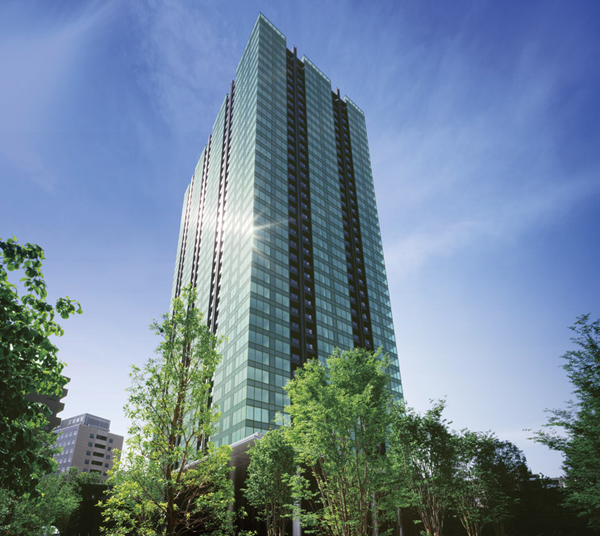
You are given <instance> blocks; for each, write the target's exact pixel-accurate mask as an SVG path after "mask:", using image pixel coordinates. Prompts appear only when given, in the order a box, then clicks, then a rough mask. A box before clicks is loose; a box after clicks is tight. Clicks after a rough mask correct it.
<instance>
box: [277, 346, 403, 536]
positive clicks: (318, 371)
mask: <svg viewBox="0 0 600 536" xmlns="http://www.w3.org/2000/svg"><path fill="white" fill-rule="evenodd" d="M386 365H387V361H386V360H385V359H384V358H383V357H382V356H381V355H380V354H379V353H376V354H373V353H371V352H368V351H367V350H364V349H360V348H355V349H353V350H349V351H346V352H339V351H338V352H335V353H334V354H333V355H332V356H331V357H329V359H328V360H327V364H325V363H322V362H320V361H318V360H313V361H309V362H308V363H306V364H305V365H304V368H303V369H301V370H299V371H298V372H297V373H296V375H295V377H294V378H293V379H292V380H290V381H289V383H288V384H287V386H286V387H285V389H286V390H287V393H288V395H289V397H290V402H291V403H290V405H289V406H287V407H286V412H287V413H288V414H289V417H290V424H289V429H288V435H289V438H290V441H291V443H292V445H293V447H294V450H295V451H296V453H297V461H298V462H299V463H300V464H301V465H302V466H303V467H304V468H306V471H307V473H308V475H307V476H308V477H309V478H310V479H311V480H313V481H314V482H316V488H317V499H318V504H319V505H320V507H319V509H318V511H317V516H316V517H317V519H318V523H319V529H320V530H322V531H324V532H326V533H328V534H330V535H332V536H372V535H374V534H377V532H378V530H379V527H380V526H381V525H382V523H384V522H385V521H386V520H388V519H389V517H390V516H394V517H395V515H394V512H395V510H394V508H391V507H390V504H391V503H392V502H393V501H392V500H391V495H392V494H393V492H394V489H395V488H394V487H393V486H391V485H390V476H391V474H390V471H389V465H388V458H387V457H386V456H385V445H386V442H387V439H388V435H387V434H388V429H389V425H390V418H391V407H392V406H393V403H394V400H393V395H392V393H391V391H390V388H389V384H390V378H389V375H388V374H387V373H386V372H385V368H386Z"/></svg>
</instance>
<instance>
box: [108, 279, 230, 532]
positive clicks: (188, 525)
mask: <svg viewBox="0 0 600 536" xmlns="http://www.w3.org/2000/svg"><path fill="white" fill-rule="evenodd" d="M195 302H196V292H195V290H194V289H193V288H190V287H188V288H186V289H185V290H184V291H183V292H182V297H181V298H176V299H174V300H173V303H172V308H171V313H169V314H165V315H164V316H163V319H162V322H161V323H158V322H154V323H153V324H152V326H151V329H152V331H153V332H154V333H155V334H157V335H158V336H160V337H161V339H162V341H161V343H160V344H159V346H158V348H157V351H156V353H157V354H158V357H156V358H151V359H149V360H148V361H147V362H146V364H145V365H144V366H143V367H142V368H138V367H136V366H134V367H132V372H131V378H132V383H131V387H129V389H128V391H129V401H128V403H127V405H126V406H125V415H126V416H127V417H128V418H129V419H130V420H131V422H132V424H131V426H130V428H129V437H128V440H127V448H126V449H125V451H124V453H122V454H121V459H120V461H119V462H118V463H117V465H116V468H115V470H114V471H113V474H112V476H111V479H110V481H109V483H111V484H112V485H113V487H112V489H111V490H110V492H109V494H108V498H107V499H106V500H105V501H104V504H103V506H104V517H105V522H106V527H107V528H106V531H107V533H109V534H144V535H146V534H153V535H154V534H156V535H162V536H175V535H179V534H184V533H187V532H190V533H195V532H197V531H201V532H202V533H204V534H212V535H220V534H224V533H227V532H228V531H229V530H230V527H231V513H230V510H229V506H230V505H231V503H232V501H233V490H232V486H231V482H230V480H229V479H228V474H229V471H230V468H229V467H228V461H229V458H230V454H231V449H230V447H228V446H222V447H219V448H216V447H215V446H214V445H213V444H212V443H211V441H210V437H211V435H213V434H214V433H215V423H216V421H217V419H218V417H219V413H218V412H217V410H216V409H215V408H214V407H212V406H211V404H210V396H211V382H212V378H213V376H214V373H215V369H216V367H217V365H218V364H219V362H220V360H221V356H220V355H219V353H218V352H217V347H218V346H219V344H221V343H222V342H223V339H222V338H218V337H216V336H215V335H214V334H212V333H211V332H210V330H209V328H208V327H207V326H206V324H205V322H204V320H203V316H202V314H201V313H200V312H199V311H198V310H197V309H196V308H195V307H194V304H195Z"/></svg>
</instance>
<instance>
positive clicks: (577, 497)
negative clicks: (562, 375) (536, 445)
mask: <svg viewBox="0 0 600 536" xmlns="http://www.w3.org/2000/svg"><path fill="white" fill-rule="evenodd" d="M571 330H572V331H573V332H574V333H575V334H576V336H575V337H573V338H571V340H572V341H573V343H574V344H575V347H576V349H575V350H569V351H567V352H566V353H565V354H564V355H563V356H562V357H563V359H565V360H566V363H565V364H564V365H563V368H564V369H565V370H566V371H567V376H568V377H569V380H570V381H571V383H572V384H573V387H574V393H575V396H576V400H575V401H574V402H570V403H569V406H568V408H567V409H564V410H552V411H551V414H552V416H551V417H550V419H549V421H548V424H547V425H546V426H548V427H549V428H551V429H553V431H541V432H538V433H537V435H536V436H535V438H534V439H535V440H536V441H538V442H540V443H543V444H545V445H547V446H548V447H550V448H551V449H553V450H557V451H559V452H562V454H563V456H564V459H563V470H564V472H565V476H566V488H565V490H566V493H567V502H568V504H570V505H571V506H573V507H575V508H577V509H578V510H579V511H580V512H581V513H582V515H585V516H587V517H588V518H589V523H590V526H591V527H592V528H594V529H595V530H600V319H599V320H595V321H593V322H592V321H590V315H589V314H586V315H583V316H580V317H578V318H577V320H576V322H575V324H574V325H573V326H572V327H571ZM559 432H562V433H559Z"/></svg>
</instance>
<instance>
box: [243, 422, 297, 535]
mask: <svg viewBox="0 0 600 536" xmlns="http://www.w3.org/2000/svg"><path fill="white" fill-rule="evenodd" d="M285 432H286V430H285V429H283V428H278V429H275V430H270V431H269V432H267V433H266V434H265V435H264V436H263V437H262V438H261V439H260V440H258V441H256V442H255V444H254V445H253V446H252V448H250V449H249V450H248V455H249V456H250V464H249V465H248V478H247V479H246V487H245V489H244V496H245V497H246V500H247V501H248V504H249V505H250V506H252V507H253V508H254V509H255V511H256V517H257V519H258V520H259V521H264V522H265V524H266V528H267V535H268V536H284V534H285V533H286V530H287V527H288V525H289V522H290V519H291V518H292V515H293V511H294V497H293V489H294V480H295V479H296V478H297V477H296V471H297V465H296V461H295V454H294V449H293V447H292V446H291V445H290V443H289V442H288V441H287V439H286V437H285Z"/></svg>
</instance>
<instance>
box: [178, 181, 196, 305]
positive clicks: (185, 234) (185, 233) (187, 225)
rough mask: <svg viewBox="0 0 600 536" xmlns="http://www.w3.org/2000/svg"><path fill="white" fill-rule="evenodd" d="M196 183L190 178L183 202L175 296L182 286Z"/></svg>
mask: <svg viewBox="0 0 600 536" xmlns="http://www.w3.org/2000/svg"><path fill="white" fill-rule="evenodd" d="M195 182H196V176H195V175H194V176H193V177H192V182H191V185H190V187H189V189H188V191H187V197H186V200H185V218H184V221H183V234H182V237H181V250H180V252H179V266H178V267H177V283H176V286H175V296H176V297H177V296H179V294H180V293H181V287H182V285H183V267H184V266H185V250H186V245H187V237H188V233H189V230H190V211H191V207H192V194H193V193H194V186H195Z"/></svg>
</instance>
